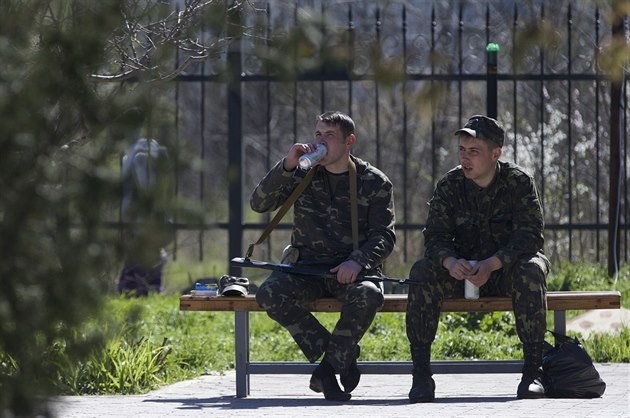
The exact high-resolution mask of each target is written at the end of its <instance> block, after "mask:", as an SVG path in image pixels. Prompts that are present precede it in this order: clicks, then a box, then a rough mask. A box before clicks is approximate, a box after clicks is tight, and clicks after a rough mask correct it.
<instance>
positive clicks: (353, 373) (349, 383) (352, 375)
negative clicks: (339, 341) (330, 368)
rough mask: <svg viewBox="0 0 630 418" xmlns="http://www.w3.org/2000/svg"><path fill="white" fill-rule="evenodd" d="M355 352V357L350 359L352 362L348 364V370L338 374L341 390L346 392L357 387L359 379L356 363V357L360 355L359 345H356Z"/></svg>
mask: <svg viewBox="0 0 630 418" xmlns="http://www.w3.org/2000/svg"><path fill="white" fill-rule="evenodd" d="M356 353H357V354H356V357H355V358H354V360H353V361H352V364H350V368H348V372H347V373H345V374H342V375H340V376H339V380H341V384H342V385H343V391H344V392H346V393H350V392H352V391H353V390H354V389H355V388H356V387H357V385H358V384H359V380H360V379H361V371H360V370H359V366H358V365H357V359H358V358H359V356H360V355H361V347H359V346H358V345H357V351H356Z"/></svg>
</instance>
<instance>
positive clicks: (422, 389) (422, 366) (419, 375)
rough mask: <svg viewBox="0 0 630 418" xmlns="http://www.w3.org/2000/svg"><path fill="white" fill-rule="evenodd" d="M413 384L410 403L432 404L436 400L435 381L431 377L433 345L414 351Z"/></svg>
mask: <svg viewBox="0 0 630 418" xmlns="http://www.w3.org/2000/svg"><path fill="white" fill-rule="evenodd" d="M411 356H412V360H413V372H412V373H413V383H412V384H411V390H410V391H409V403H421V402H431V401H433V400H434V399H435V381H434V380H433V378H432V377H431V376H432V375H433V373H431V366H430V362H431V344H423V345H422V346H420V347H418V349H417V350H412V353H411Z"/></svg>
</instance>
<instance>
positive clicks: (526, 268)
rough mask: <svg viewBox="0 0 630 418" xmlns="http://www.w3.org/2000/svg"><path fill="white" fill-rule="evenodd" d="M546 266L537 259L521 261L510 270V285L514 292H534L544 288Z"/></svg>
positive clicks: (542, 261)
mask: <svg viewBox="0 0 630 418" xmlns="http://www.w3.org/2000/svg"><path fill="white" fill-rule="evenodd" d="M547 272H548V269H547V266H546V264H545V262H544V260H539V259H537V258H531V259H521V260H518V261H517V262H516V264H515V265H514V268H513V269H512V283H513V287H514V290H516V291H521V292H536V291H539V290H540V289H541V288H543V289H544V288H545V287H546V278H547Z"/></svg>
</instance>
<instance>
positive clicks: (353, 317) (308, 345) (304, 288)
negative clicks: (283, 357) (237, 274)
mask: <svg viewBox="0 0 630 418" xmlns="http://www.w3.org/2000/svg"><path fill="white" fill-rule="evenodd" d="M330 296H333V297H335V298H337V299H338V300H341V301H342V302H343V306H342V309H341V315H340V317H339V320H338V321H337V323H336V325H335V328H334V330H333V331H332V333H331V332H329V331H328V330H327V329H326V328H325V327H324V326H322V325H321V324H320V323H319V321H318V320H317V318H315V316H314V315H313V314H312V313H311V312H309V311H308V310H307V309H304V304H305V303H308V302H311V301H314V300H315V299H318V298H323V297H330ZM256 301H257V302H258V304H259V305H260V306H261V307H262V308H263V309H265V311H267V314H268V315H269V317H270V318H272V319H273V320H275V321H277V322H278V323H279V324H280V325H282V326H283V327H285V328H286V329H287V330H288V331H289V333H290V334H291V336H292V337H293V339H294V340H295V342H296V343H297V345H298V346H299V347H300V349H301V350H302V352H303V353H304V355H305V356H306V358H307V359H308V361H310V362H311V363H314V362H316V361H317V360H318V359H319V358H320V357H321V356H322V354H326V359H327V360H328V361H329V363H330V364H331V365H332V366H333V368H334V369H335V370H336V371H337V372H338V373H341V374H345V373H347V370H348V368H349V366H350V364H351V363H352V361H353V360H355V358H356V352H357V345H358V342H359V341H360V340H361V338H362V337H363V334H365V332H366V331H367V330H368V328H369V327H370V325H371V324H372V321H373V320H374V317H375V315H376V312H377V310H378V309H379V308H380V307H381V306H382V305H383V294H382V292H381V288H380V287H379V285H378V284H375V283H373V282H370V281H362V282H355V283H351V284H340V283H339V282H337V280H335V279H329V278H322V277H313V276H302V275H297V274H286V273H279V272H274V273H272V274H271V275H270V276H269V277H268V278H267V280H265V281H264V283H263V284H262V285H261V286H260V288H259V289H258V291H257V292H256Z"/></svg>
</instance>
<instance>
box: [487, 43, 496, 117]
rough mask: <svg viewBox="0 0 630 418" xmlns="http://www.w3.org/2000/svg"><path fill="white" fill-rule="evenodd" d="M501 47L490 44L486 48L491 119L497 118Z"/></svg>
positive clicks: (489, 114) (488, 102) (488, 99)
mask: <svg viewBox="0 0 630 418" xmlns="http://www.w3.org/2000/svg"><path fill="white" fill-rule="evenodd" d="M498 53H499V45H498V44H495V43H492V42H491V43H489V44H488V45H487V46H486V58H487V64H486V114H487V115H488V116H490V117H491V118H495V119H496V117H497V113H498V111H497V55H498Z"/></svg>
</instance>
